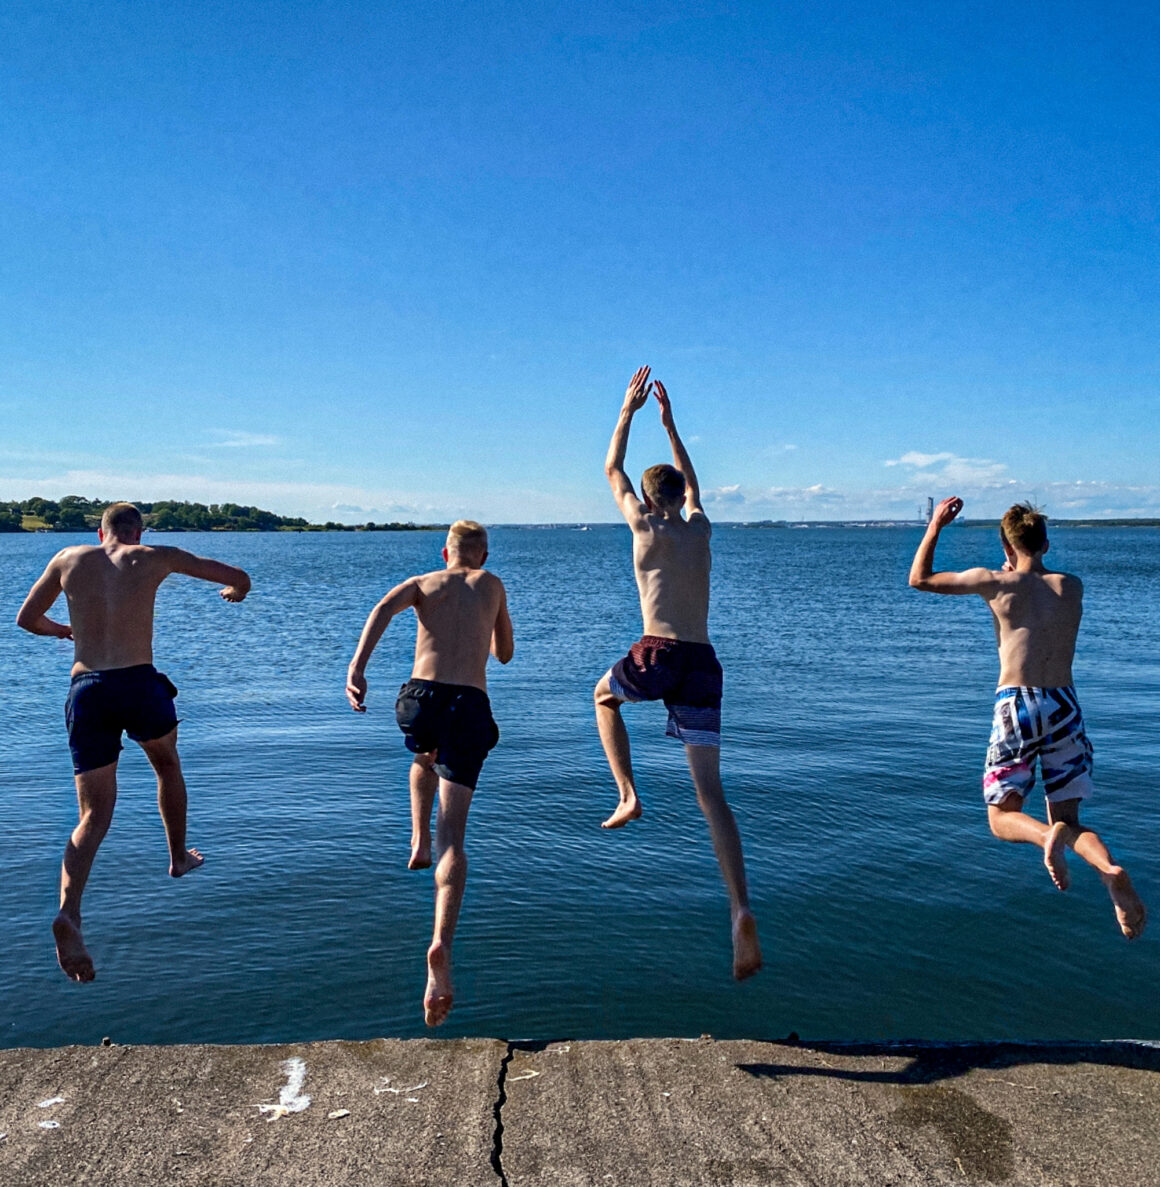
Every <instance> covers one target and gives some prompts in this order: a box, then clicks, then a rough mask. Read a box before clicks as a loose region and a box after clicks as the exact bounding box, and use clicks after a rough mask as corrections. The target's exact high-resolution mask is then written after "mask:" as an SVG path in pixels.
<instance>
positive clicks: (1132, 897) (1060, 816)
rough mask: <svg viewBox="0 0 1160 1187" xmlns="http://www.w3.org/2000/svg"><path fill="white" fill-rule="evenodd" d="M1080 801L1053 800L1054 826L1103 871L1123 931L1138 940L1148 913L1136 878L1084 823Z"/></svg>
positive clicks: (1049, 808)
mask: <svg viewBox="0 0 1160 1187" xmlns="http://www.w3.org/2000/svg"><path fill="white" fill-rule="evenodd" d="M1079 803H1080V802H1079V800H1063V801H1062V802H1060V803H1055V804H1052V803H1049V804H1048V805H1047V815H1048V818H1049V819H1050V820H1051V821H1052V827H1053V828H1055V829H1059V830H1060V832H1061V834H1062V835H1063V836H1064V838H1065V840H1066V842H1067V844H1068V845H1070V846H1071V848H1072V849H1074V850H1075V852H1076V853H1077V854H1078V855H1079V856H1080V857H1082V858H1083V859H1084V861H1086V862H1087V863H1088V865H1090V866H1091V867H1092V868H1093V869H1094V870H1095V871H1096V872H1097V873H1098V874H1099V876H1100V880H1101V881H1102V882H1103V884H1104V885H1105V886H1106V887H1107V890H1108V894H1109V895H1110V896H1111V900H1112V906H1113V907H1114V908H1115V911H1116V922H1117V923H1119V925H1120V931H1122V932H1123V933H1124V935H1125V936H1127V938H1128V939H1129V940H1134V939H1136V938H1137V936H1139V935H1141V934H1142V933H1143V931H1144V927H1145V925H1146V924H1147V922H1148V912H1147V911H1146V910H1145V908H1144V904H1143V903H1142V902H1141V901H1140V896H1139V895H1138V894H1137V893H1136V888H1135V887H1134V886H1133V885H1132V879H1131V878H1129V877H1128V871H1127V870H1125V869H1124V867H1123V866H1120V865H1117V864H1116V863H1115V861H1113V859H1112V855H1111V854H1110V853H1109V852H1108V848H1107V846H1106V845H1105V844H1104V843H1103V841H1102V840H1101V839H1100V836H1099V834H1098V833H1097V832H1095V831H1094V830H1093V829H1090V828H1086V827H1085V826H1084V825H1082V824H1080V822H1079Z"/></svg>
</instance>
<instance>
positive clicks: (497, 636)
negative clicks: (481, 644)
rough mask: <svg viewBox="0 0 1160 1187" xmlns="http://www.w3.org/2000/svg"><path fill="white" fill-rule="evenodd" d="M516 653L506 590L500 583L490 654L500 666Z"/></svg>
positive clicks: (509, 661)
mask: <svg viewBox="0 0 1160 1187" xmlns="http://www.w3.org/2000/svg"><path fill="white" fill-rule="evenodd" d="M515 651H516V640H515V635H514V634H513V633H512V619H511V615H510V614H509V613H508V604H507V590H506V589H504V587H503V582H500V587H499V609H498V610H497V611H496V615H495V626H494V627H492V631H491V653H492V655H494V656H495V658H496V659H498V660H499V662H500V663H501V664H507V663H511V658H512V656H513V655H514V654H515Z"/></svg>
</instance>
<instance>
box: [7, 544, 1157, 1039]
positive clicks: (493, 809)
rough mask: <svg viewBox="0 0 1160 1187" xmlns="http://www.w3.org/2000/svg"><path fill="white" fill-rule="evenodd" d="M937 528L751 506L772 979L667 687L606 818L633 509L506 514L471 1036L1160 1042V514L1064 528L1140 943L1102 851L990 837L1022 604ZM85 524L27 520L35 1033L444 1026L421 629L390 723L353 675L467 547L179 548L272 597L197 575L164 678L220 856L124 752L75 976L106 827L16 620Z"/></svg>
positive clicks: (1100, 819) (731, 678)
mask: <svg viewBox="0 0 1160 1187" xmlns="http://www.w3.org/2000/svg"><path fill="white" fill-rule="evenodd" d="M920 531H921V529H919V528H875V529H821V528H810V529H802V530H793V529H761V528H740V527H732V528H731V527H730V526H729V525H719V526H718V528H717V530H716V533H715V536H714V570H713V608H712V621H711V627H712V632H713V636H714V640H715V643H716V645H717V649H718V653H719V655H720V657H721V660H722V663H723V664H724V668H725V673H726V687H725V708H724V735H725V742H724V749H723V753H722V767H723V777H724V782H725V787H726V791H727V794H728V797H729V799H730V801H731V803H732V805H733V807H734V810H735V812H736V814H737V818H738V822H739V825H740V828H741V833H742V837H743V841H744V845H745V853H746V858H747V862H748V871H749V879H750V885H751V892H752V898H753V906H754V910H755V912H756V914H757V916H758V920H759V924H760V928H761V937H762V941H763V945H764V949H765V957H766V964H765V969H764V970H763V971H762V972H761V973H760V974H759V975H758V976H756V977H754V978H753V979H752V980H750V981H747V982H745V983H744V984H740V985H738V984H735V983H734V982H733V981H732V979H731V977H730V975H729V968H730V954H729V916H728V903H727V899H726V896H725V892H724V889H723V887H722V885H721V882H720V877H719V874H718V871H717V867H716V864H715V862H714V860H713V855H712V851H711V849H710V845H709V840H708V834H707V830H706V828H705V825H704V823H703V821H702V819H701V817H700V814H699V812H698V810H697V807H696V803H695V800H694V797H693V793H692V789H691V785H690V782H689V779H688V775H687V772H686V770H685V768H684V763H683V750H682V748H681V746H680V745H679V744H677V743H675V742H673V741H672V740H671V739H668V738H666V737H665V736H664V721H665V715H664V709H663V708H662V707H661V706H659V705H642V706H630V707H629V708H627V709H626V710H625V715H626V719H627V721H628V725H629V731H630V734H631V736H632V741H633V747H634V750H633V755H634V759H635V763H636V769H637V775H638V784H639V788H640V792H641V795H642V798H643V802H644V805H645V816H644V818H643V819H642V820H641V821H639V822H637V823H635V824H632V825H630V826H629V827H628V828H626V829H624V830H622V831H620V832H616V833H607V832H603V831H601V829H600V828H599V824H600V821H601V820H602V819H603V818H604V817H605V816H606V815H607V813H608V812H609V811H611V809H612V807H613V805H614V803H615V793H614V790H613V784H612V780H611V778H610V776H609V773H608V769H607V766H606V764H605V761H604V757H603V754H602V752H601V749H600V744H599V741H598V739H597V736H596V730H595V727H594V722H593V712H592V703H591V690H592V686H593V685H594V684H595V682H596V680H597V679H598V677H599V676H600V675H601V674H602V673H603V672H604V671H605V669H606V668H607V667H608V666H609V665H610V663H611V662H612V661H613V660H615V659H617V658H618V657H619V656H620V655H621V654H623V652H624V651H625V650H626V649H627V647H628V646H629V645H630V644H631V643H632V642H633V641H634V640H635V638H636V637H637V635H638V634H639V630H640V618H639V611H638V608H637V603H636V592H635V587H634V584H633V579H632V573H631V565H630V556H629V551H630V539H629V534H628V532H627V529H625V528H623V527H621V526H603V527H600V526H596V527H593V528H591V529H590V530H587V531H582V530H578V529H575V528H551V529H536V528H500V529H496V530H494V531H493V533H492V540H491V558H490V560H489V567H490V568H492V569H493V570H494V571H495V572H496V573H498V574H499V575H500V576H501V577H502V578H503V579H504V580H505V582H506V583H507V586H508V590H509V597H510V604H511V611H512V618H513V621H514V624H515V634H516V654H515V659H514V660H513V662H512V663H511V664H510V665H509V666H507V667H500V666H499V665H497V664H493V665H492V669H491V674H490V681H491V694H492V700H493V706H494V712H495V716H496V719H497V721H498V722H499V725H500V728H501V731H502V739H501V741H500V744H499V746H498V748H497V749H496V750H495V751H494V752H493V754H492V756H491V758H490V759H489V761H488V763H487V765H486V766H485V768H484V772H483V777H482V779H481V782H480V785H479V789H478V791H477V793H476V797H475V802H474V804H473V807H472V810H471V819H470V823H469V828H468V853H469V857H470V863H471V865H470V873H469V877H468V886H467V896H466V901H465V904H464V910H463V914H462V917H461V919H460V924H459V933H458V937H457V940H456V946H455V957H456V991H457V1000H456V1005H455V1008H454V1010H453V1012H452V1014H451V1016H450V1019H449V1020H448V1022H447V1024H446V1025H445V1026H444V1027H443V1028H442V1029H441V1031H440V1032H439V1033H440V1034H442V1035H445V1036H457V1035H495V1036H502V1037H505V1038H512V1039H515V1038H545V1037H552V1038H618V1037H625V1036H655V1035H686V1036H695V1035H700V1034H703V1033H709V1034H713V1035H715V1036H718V1037H740V1036H748V1037H755V1038H776V1037H780V1036H785V1035H787V1034H789V1033H790V1032H796V1033H798V1034H799V1035H800V1036H801V1037H802V1038H803V1039H805V1038H864V1039H880V1038H902V1037H924V1038H932V1039H949V1038H1010V1037H1023V1038H1036V1037H1039V1038H1054V1039H1079V1038H1096V1037H1136V1038H1151V1039H1156V1038H1160V993H1158V992H1157V984H1158V982H1160V846H1158V845H1157V843H1156V842H1157V819H1158V815H1160V770H1158V768H1160V762H1158V759H1160V742H1158V741H1157V738H1158V726H1160V602H1158V600H1157V595H1156V591H1157V588H1158V587H1160V549H1158V545H1160V532H1158V531H1156V530H1155V529H1146V528H1107V529H1102V528H1101V529H1079V528H1075V529H1063V528H1059V529H1056V531H1055V532H1054V533H1053V540H1052V543H1053V547H1052V552H1051V554H1050V558H1049V559H1050V561H1051V562H1053V563H1055V564H1057V565H1058V567H1060V568H1065V569H1068V570H1070V571H1074V572H1077V573H1079V574H1080V575H1081V576H1082V577H1083V579H1084V581H1085V585H1086V591H1087V592H1086V603H1085V605H1086V612H1085V619H1084V624H1083V628H1082V631H1081V635H1080V646H1079V653H1078V660H1077V664H1076V673H1075V674H1076V685H1077V688H1078V691H1079V695H1080V700H1081V703H1082V704H1083V707H1084V711H1085V716H1086V718H1087V723H1088V729H1089V732H1090V734H1091V737H1092V739H1093V741H1094V744H1095V751H1096V783H1097V794H1096V798H1095V799H1094V800H1093V802H1092V803H1091V805H1090V807H1088V808H1086V809H1085V811H1084V817H1085V820H1086V821H1087V822H1088V823H1090V824H1091V825H1092V826H1093V827H1095V828H1096V829H1098V830H1099V831H1100V832H1101V833H1102V834H1103V835H1104V836H1105V838H1106V839H1107V840H1108V841H1109V843H1110V844H1111V846H1112V850H1113V853H1114V854H1115V856H1116V857H1117V859H1118V860H1120V861H1121V862H1123V863H1124V864H1125V865H1126V866H1127V867H1128V868H1129V870H1130V871H1131V872H1132V875H1133V877H1134V879H1135V881H1136V884H1137V886H1138V888H1139V890H1140V892H1141V894H1142V895H1143V896H1144V898H1145V899H1146V900H1148V901H1151V902H1152V904H1153V907H1154V914H1155V920H1154V923H1153V926H1152V930H1151V931H1150V932H1149V933H1147V934H1146V935H1145V937H1144V938H1143V939H1141V940H1140V941H1138V942H1136V943H1134V944H1129V943H1127V942H1126V941H1125V940H1124V939H1123V938H1122V937H1121V936H1120V934H1119V930H1118V928H1117V927H1116V924H1115V921H1114V918H1113V915H1112V909H1111V905H1110V903H1109V901H1108V898H1107V895H1106V893H1105V892H1104V890H1103V887H1102V886H1101V885H1100V883H1099V880H1098V879H1097V877H1096V876H1095V874H1094V873H1093V872H1092V871H1090V870H1089V869H1087V868H1086V867H1082V868H1081V863H1079V862H1078V861H1073V868H1074V877H1073V885H1072V889H1071V890H1070V891H1068V892H1067V893H1066V894H1061V893H1059V892H1058V891H1056V890H1055V889H1054V888H1053V887H1052V885H1051V883H1050V882H1049V880H1048V877H1047V874H1046V872H1045V871H1044V869H1043V866H1042V863H1041V861H1040V859H1039V856H1038V854H1037V853H1036V851H1035V850H1034V849H1033V848H1031V847H1029V846H1017V845H1005V844H1002V843H1000V842H998V841H996V840H994V839H992V838H991V837H990V835H989V833H988V830H987V823H986V815H985V811H984V808H983V805H982V800H981V793H980V775H981V767H982V762H983V755H984V751H985V748H986V743H987V736H988V731H989V722H990V712H991V703H992V692H993V689H994V684H995V677H996V672H997V662H996V657H995V647H994V638H993V633H992V627H991V622H990V616H989V614H988V613H987V610H986V608H985V606H984V605H983V604H982V603H981V602H980V601H979V600H978V599H976V598H954V597H942V598H940V597H934V596H930V595H924V594H919V593H916V592H914V591H912V590H910V589H909V588H908V587H907V584H906V574H907V570H908V567H909V563H910V558H911V555H912V554H913V551H914V548H915V546H916V544H917V542H918V539H919V534H920ZM79 540H80V537H67V538H63V539H62V538H61V537H59V536H52V535H44V534H41V535H20V536H0V593H2V597H0V602H2V611H3V613H2V620H3V622H4V623H7V624H8V625H6V626H4V627H3V628H0V670H2V672H3V679H2V680H0V723H2V729H3V745H2V747H0V926H2V927H3V947H2V955H0V1046H8V1047H15V1046H51V1045H57V1044H65V1043H94V1042H99V1041H100V1039H101V1038H102V1037H103V1036H109V1037H111V1038H112V1039H113V1041H114V1042H118V1043H179V1042H180V1043H187V1042H223V1043H242V1042H285V1041H299V1040H308V1039H324V1038H350V1039H357V1038H367V1037H372V1036H380V1035H386V1036H400V1037H408V1036H416V1035H420V1034H423V1033H426V1032H425V1028H424V1025H423V1020H422V1012H421V1007H420V999H421V996H422V992H423V987H424V978H425V970H424V952H425V948H426V944H427V942H428V939H429V935H430V930H431V915H432V883H431V873H430V871H425V872H417V873H412V872H408V871H407V870H406V868H405V863H406V859H407V852H408V837H409V823H408V804H407V767H408V756H407V754H406V752H405V750H404V749H403V746H402V743H401V740H400V736H399V733H398V730H397V728H396V726H395V723H394V715H393V702H394V696H395V694H396V692H397V690H398V687H399V685H400V684H401V683H402V681H403V680H404V679H406V677H407V676H408V674H409V672H410V666H409V665H410V658H411V652H412V648H413V643H414V625H413V620H412V619H411V617H410V616H409V615H408V616H406V617H402V618H400V619H398V620H396V621H395V622H394V623H393V624H392V625H391V627H390V629H389V631H388V633H387V635H386V636H385V638H384V640H383V642H382V643H381V644H380V646H379V649H378V651H377V652H376V654H375V656H374V658H373V660H372V661H371V664H370V667H369V669H368V678H369V681H370V693H369V697H368V706H369V712H368V713H367V714H366V715H365V716H360V715H356V714H354V713H352V712H351V711H350V709H349V707H348V706H347V704H346V701H345V699H344V696H343V686H344V681H345V670H346V664H347V662H348V661H349V658H350V655H351V652H352V651H353V648H354V645H355V641H356V639H357V637H358V633H359V630H360V628H361V626H362V623H363V621H364V619H365V617H366V615H367V613H368V612H369V610H370V609H371V607H372V606H373V605H374V603H375V602H376V601H377V600H378V598H379V597H381V596H382V594H383V593H385V592H386V590H388V589H389V588H390V587H391V586H392V585H394V584H395V583H396V582H398V581H399V580H401V579H403V578H405V577H407V576H408V575H410V574H412V573H416V572H422V571H425V570H428V569H432V568H437V567H439V566H440V564H441V560H440V555H439V550H440V547H441V544H442V539H441V537H440V536H439V535H438V534H435V533H431V532H415V533H399V534H395V533H374V534H364V533H357V534H353V533H334V534H269V535H267V534H216V533H215V534H197V535H167V536H165V537H163V538H159V542H163V543H165V544H172V545H178V546H181V547H185V548H188V549H190V550H192V551H195V552H199V553H203V554H210V555H213V556H216V557H219V558H221V559H223V560H226V561H229V562H232V563H235V564H239V565H242V566H244V567H245V568H246V569H248V570H249V571H250V573H251V574H252V576H253V580H254V589H253V593H252V594H251V596H250V597H249V598H248V599H247V600H246V602H245V603H243V604H242V605H237V606H234V605H227V604H225V603H223V602H222V601H221V600H220V599H219V598H218V596H217V591H216V589H215V588H214V587H213V586H210V585H207V584H204V583H201V582H196V581H193V580H190V579H187V578H181V577H175V578H171V579H170V580H169V581H167V582H166V584H165V585H164V586H163V588H162V590H161V593H160V596H159V601H158V615H157V623H158V625H157V634H156V657H157V664H158V666H159V667H160V668H161V669H162V670H163V671H165V672H166V673H167V674H168V675H169V676H170V678H171V679H172V680H173V681H174V682H175V683H176V684H177V685H178V687H179V688H180V690H181V692H180V696H179V698H178V702H177V704H178V710H179V714H180V716H181V718H182V725H181V729H180V740H181V753H182V756H183V760H184V765H185V770H186V775H187V779H188V782H189V792H190V828H189V842H190V844H192V845H196V846H198V847H200V848H201V849H202V850H203V851H204V852H205V854H206V856H207V861H206V865H205V867H204V869H202V870H199V871H197V872H195V873H193V874H191V875H190V876H188V877H186V878H184V879H182V880H180V881H174V880H171V879H170V878H168V877H167V857H166V850H165V843H164V836H163V833H162V829H161V825H160V822H159V820H158V817H157V810H156V804H155V795H154V781H153V778H152V775H151V772H150V770H149V767H148V764H147V763H146V761H145V759H144V756H143V755H142V754H141V752H140V751H139V749H138V748H137V747H136V746H134V745H133V744H132V743H128V744H127V749H126V751H125V753H124V756H123V758H122V760H121V766H120V798H119V802H118V806H117V814H116V818H115V820H114V823H113V828H112V830H111V832H110V834H109V836H108V838H107V840H106V841H105V844H104V846H103V847H102V849H101V852H100V855H99V856H98V858H97V862H96V864H95V866H94V869H93V874H92V877H91V880H90V882H89V889H88V892H87V894H86V897H85V934H86V939H87V941H88V944H89V947H90V950H91V951H92V953H93V956H94V959H95V960H96V963H97V969H98V975H97V980H96V981H95V982H93V983H92V984H89V985H74V984H71V983H70V982H68V981H67V980H66V979H65V978H64V976H63V975H62V974H61V973H60V972H59V970H58V969H57V966H56V962H55V958H54V951H53V946H52V938H51V934H50V930H49V925H50V923H51V920H52V917H53V915H54V913H55V910H56V896H57V881H58V876H59V875H58V871H59V863H60V857H61V852H62V850H63V846H64V843H65V840H66V838H67V836H68V834H69V831H70V830H71V828H72V827H73V824H74V823H75V813H76V807H75V799H74V794H73V785H72V771H71V765H70V762H69V755H68V749H67V745H66V739H65V733H64V723H63V713H62V709H63V703H64V697H65V693H66V691H67V686H68V670H69V665H70V660H71V647H70V645H69V644H67V643H63V642H59V641H56V640H49V639H43V638H34V637H32V636H30V635H27V634H25V633H24V632H22V631H20V630H18V629H17V628H16V627H15V626H14V625H12V622H13V618H14V617H15V614H16V610H17V608H18V607H19V605H20V602H21V600H22V599H23V597H24V594H25V592H26V591H27V589H28V587H29V586H30V585H31V583H32V582H33V581H34V580H35V579H36V577H37V576H38V575H39V574H40V572H41V571H42V569H43V567H44V565H45V563H46V562H47V561H48V559H49V558H50V556H51V555H52V554H53V552H54V551H55V550H56V549H57V548H59V547H61V546H62V545H63V544H65V543H69V542H79ZM938 560H939V566H940V567H944V568H951V567H954V568H965V567H968V566H970V565H973V564H989V565H993V566H996V567H997V566H998V565H999V563H1000V562H1001V560H1002V556H1001V553H1000V551H999V545H998V541H997V539H996V538H995V536H994V533H993V531H990V530H987V531H984V530H982V529H972V528H970V527H967V526H962V527H960V526H958V525H956V526H955V527H952V528H950V529H948V530H947V531H946V532H945V533H944V536H943V542H942V544H941V545H940V547H939V554H938ZM62 614H63V610H62ZM1042 804H1043V801H1042V798H1041V795H1040V794H1039V792H1038V790H1037V791H1036V792H1035V793H1034V794H1033V797H1032V800H1031V806H1032V808H1033V810H1034V811H1035V812H1037V813H1040V812H1042Z"/></svg>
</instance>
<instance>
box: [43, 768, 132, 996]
mask: <svg viewBox="0 0 1160 1187" xmlns="http://www.w3.org/2000/svg"><path fill="white" fill-rule="evenodd" d="M76 785H77V807H78V809H79V811H80V820H79V822H78V823H77V826H76V828H75V829H73V833H72V836H71V837H70V838H69V842H68V844H67V845H66V846H65V851H64V862H63V863H62V864H61V870H60V911H59V912H58V913H57V916H56V919H54V920H53V924H52V935H53V939H54V940H55V941H56V959H57V961H58V963H59V964H60V967H61V968H62V969H63V970H64V972H65V974H66V975H67V976H68V978H69V980H70V981H91V980H92V979H93V978H94V977H95V976H96V975H97V973H96V970H95V969H94V968H93V961H92V957H91V956H89V953H88V949H87V948H86V947H85V942H84V939H83V937H82V936H81V897H82V896H83V895H84V892H85V884H86V883H87V882H88V880H89V871H90V870H91V869H92V868H93V859H94V858H95V857H96V856H97V850H98V849H99V848H100V845H101V842H102V841H103V840H104V839H105V834H106V833H107V832H108V831H109V825H110V824H112V822H113V808H114V806H115V805H116V803H117V764H116V763H115V762H114V763H110V764H109V765H108V766H106V767H98V768H97V769H96V770H95V771H85V772H84V773H83V774H80V775H77V777H76Z"/></svg>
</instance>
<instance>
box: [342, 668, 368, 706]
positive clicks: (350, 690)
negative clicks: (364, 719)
mask: <svg viewBox="0 0 1160 1187" xmlns="http://www.w3.org/2000/svg"><path fill="white" fill-rule="evenodd" d="M346 699H347V700H348V701H350V707H351V708H352V709H353V710H354V711H355V712H356V713H365V712H366V711H367V707H366V705H365V704H363V702H364V701H365V700H366V699H367V678H366V677H365V676H364V675H363V674H362V673H361V672H348V673H347V675H346Z"/></svg>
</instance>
